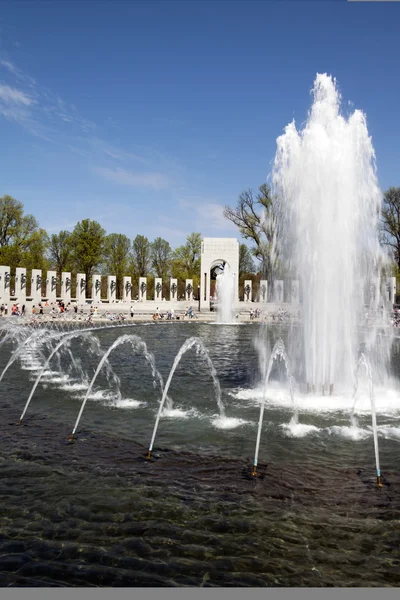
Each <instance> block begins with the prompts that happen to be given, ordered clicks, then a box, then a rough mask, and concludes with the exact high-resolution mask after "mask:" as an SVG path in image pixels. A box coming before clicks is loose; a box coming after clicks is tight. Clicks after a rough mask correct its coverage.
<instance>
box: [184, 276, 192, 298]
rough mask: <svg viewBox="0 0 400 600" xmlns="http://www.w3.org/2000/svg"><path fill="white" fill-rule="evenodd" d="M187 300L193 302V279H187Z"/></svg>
mask: <svg viewBox="0 0 400 600" xmlns="http://www.w3.org/2000/svg"><path fill="white" fill-rule="evenodd" d="M185 300H186V302H193V279H186V281H185Z"/></svg>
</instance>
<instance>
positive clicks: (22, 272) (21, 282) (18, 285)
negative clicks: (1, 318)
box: [15, 267, 27, 305]
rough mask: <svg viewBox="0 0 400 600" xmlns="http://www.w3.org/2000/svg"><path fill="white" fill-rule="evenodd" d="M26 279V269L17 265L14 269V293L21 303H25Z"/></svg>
mask: <svg viewBox="0 0 400 600" xmlns="http://www.w3.org/2000/svg"><path fill="white" fill-rule="evenodd" d="M26 281H27V279H26V269H25V268H23V267H17V268H16V269H15V295H16V296H17V301H18V302H19V303H20V304H21V305H22V304H25V303H26Z"/></svg>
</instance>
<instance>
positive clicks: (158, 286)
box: [154, 277, 162, 302]
mask: <svg viewBox="0 0 400 600" xmlns="http://www.w3.org/2000/svg"><path fill="white" fill-rule="evenodd" d="M161 300H162V279H161V277H155V279H154V302H161Z"/></svg>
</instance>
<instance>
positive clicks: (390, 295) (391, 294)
mask: <svg viewBox="0 0 400 600" xmlns="http://www.w3.org/2000/svg"><path fill="white" fill-rule="evenodd" d="M386 294H387V296H386V299H387V301H388V302H390V303H391V304H394V303H395V301H396V277H388V278H387V279H386Z"/></svg>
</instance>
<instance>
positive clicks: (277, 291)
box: [243, 279, 299, 304]
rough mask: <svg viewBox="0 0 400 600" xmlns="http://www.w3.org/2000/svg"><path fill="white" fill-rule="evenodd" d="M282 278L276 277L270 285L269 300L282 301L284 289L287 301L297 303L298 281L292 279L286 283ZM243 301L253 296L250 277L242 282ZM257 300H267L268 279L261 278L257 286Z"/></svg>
mask: <svg viewBox="0 0 400 600" xmlns="http://www.w3.org/2000/svg"><path fill="white" fill-rule="evenodd" d="M286 286H288V287H286V290H285V282H284V281H283V279H276V280H275V281H274V282H273V285H272V294H271V296H272V297H271V301H272V302H276V303H278V304H281V303H282V302H283V301H284V292H285V291H286V296H287V301H288V302H290V303H291V304H298V303H299V282H298V280H297V279H293V280H292V281H291V282H290V283H287V284H286ZM243 292H244V301H245V302H252V298H253V282H252V281H251V279H246V280H245V282H244V288H243ZM258 301H259V302H268V281H267V280H266V279H261V281H260V287H259V299H258Z"/></svg>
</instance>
